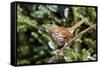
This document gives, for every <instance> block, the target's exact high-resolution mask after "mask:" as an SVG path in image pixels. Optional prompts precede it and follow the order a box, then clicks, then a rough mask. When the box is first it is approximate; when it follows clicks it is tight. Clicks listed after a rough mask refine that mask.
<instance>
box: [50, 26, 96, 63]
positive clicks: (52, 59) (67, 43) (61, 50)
mask: <svg viewBox="0 0 100 68" xmlns="http://www.w3.org/2000/svg"><path fill="white" fill-rule="evenodd" d="M95 28H96V24H94V25H91V26H90V27H88V28H86V29H84V30H83V31H81V32H80V33H79V34H78V35H77V36H75V37H74V38H72V39H71V40H70V41H69V42H66V43H65V45H64V46H63V47H62V48H61V49H60V50H59V51H58V52H57V53H56V54H55V55H54V56H53V57H51V58H50V59H49V60H48V63H52V62H53V61H54V60H55V59H57V58H58V57H59V54H60V53H62V52H63V50H64V49H65V48H66V47H69V46H70V45H69V44H70V43H72V42H73V41H74V40H75V39H77V38H79V37H80V36H82V35H83V34H85V33H87V32H88V31H89V30H91V29H95Z"/></svg>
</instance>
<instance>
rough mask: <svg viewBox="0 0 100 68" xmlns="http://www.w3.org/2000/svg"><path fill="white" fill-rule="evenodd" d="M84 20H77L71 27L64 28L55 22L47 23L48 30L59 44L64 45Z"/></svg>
mask: <svg viewBox="0 0 100 68" xmlns="http://www.w3.org/2000/svg"><path fill="white" fill-rule="evenodd" d="M84 22H85V19H83V20H81V21H79V22H78V23H77V24H75V25H73V26H72V27H69V28H66V27H62V26H58V25H56V24H48V30H49V31H50V32H51V35H52V38H53V40H54V41H55V43H57V44H58V45H59V46H64V44H65V43H67V42H68V41H69V40H70V39H71V38H72V37H73V33H74V31H75V29H76V28H78V27H79V26H80V25H81V24H83V23H84Z"/></svg>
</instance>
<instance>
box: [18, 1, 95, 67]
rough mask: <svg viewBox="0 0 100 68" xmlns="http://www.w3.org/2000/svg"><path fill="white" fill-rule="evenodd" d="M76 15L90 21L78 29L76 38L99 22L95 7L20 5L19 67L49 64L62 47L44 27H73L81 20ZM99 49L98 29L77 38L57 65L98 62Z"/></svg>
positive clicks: (61, 55)
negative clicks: (97, 40) (97, 42)
mask: <svg viewBox="0 0 100 68" xmlns="http://www.w3.org/2000/svg"><path fill="white" fill-rule="evenodd" d="M76 13H78V14H79V15H80V16H82V17H83V18H87V20H88V22H86V23H85V24H83V25H82V26H80V27H79V28H77V29H76V30H75V32H74V36H76V35H77V34H78V33H79V32H80V31H82V30H83V29H85V28H87V27H89V26H90V25H92V24H95V23H96V8H95V7H84V6H83V7H79V6H77V7H75V6H62V5H46V4H24V3H17V64H18V65H23V64H44V63H47V62H48V60H49V59H50V58H51V57H52V56H53V55H54V54H55V53H56V51H57V50H58V45H57V44H55V43H54V41H53V40H52V38H51V33H49V32H48V30H47V29H45V28H44V27H43V26H45V25H46V24H57V25H59V26H63V27H71V26H73V25H74V24H76V23H77V22H78V21H79V19H78V18H77V16H76ZM96 49H97V48H96V30H90V31H89V32H88V33H86V34H85V35H83V36H82V37H80V38H78V39H76V40H75V41H74V42H73V43H72V44H71V47H69V48H66V50H64V52H63V53H62V54H60V56H59V58H58V59H56V60H54V62H53V63H61V62H74V61H92V60H96V57H97V52H96Z"/></svg>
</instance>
